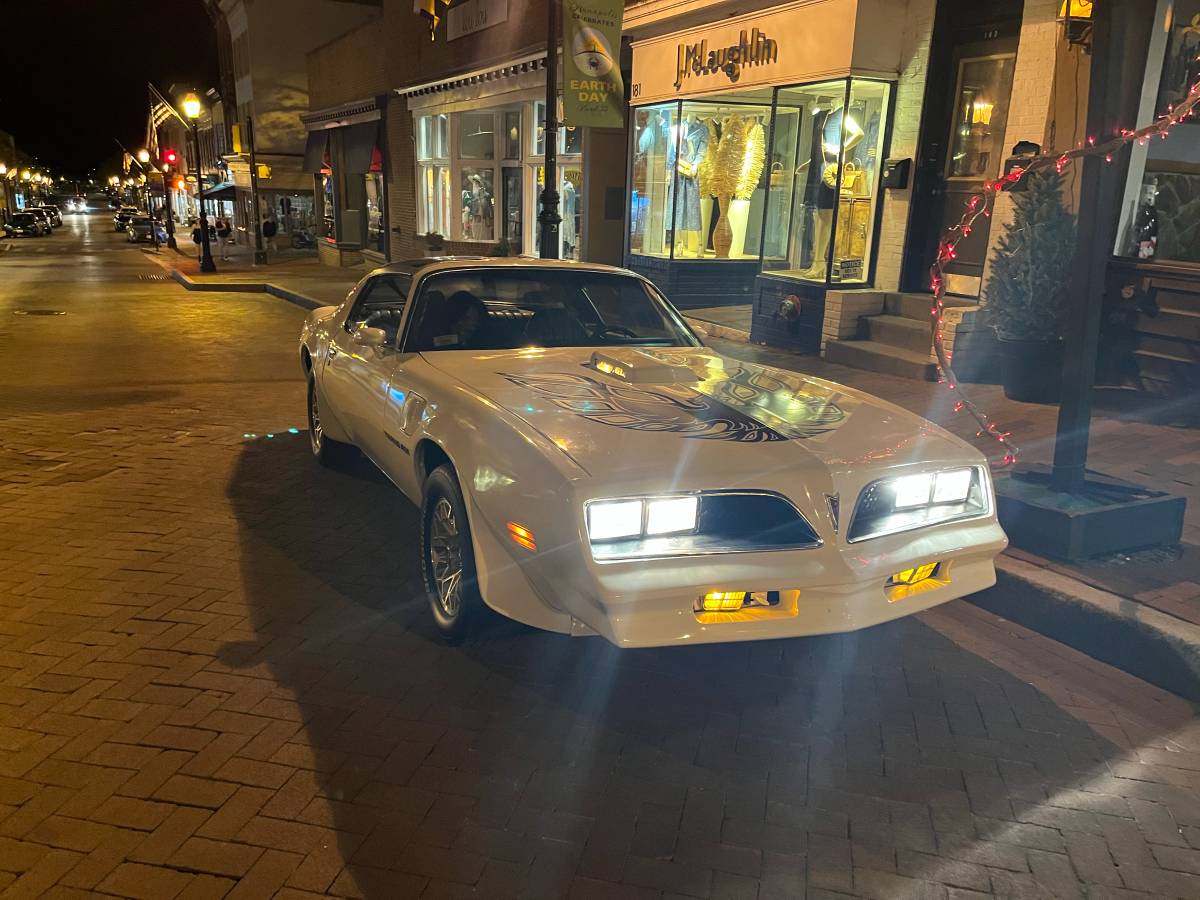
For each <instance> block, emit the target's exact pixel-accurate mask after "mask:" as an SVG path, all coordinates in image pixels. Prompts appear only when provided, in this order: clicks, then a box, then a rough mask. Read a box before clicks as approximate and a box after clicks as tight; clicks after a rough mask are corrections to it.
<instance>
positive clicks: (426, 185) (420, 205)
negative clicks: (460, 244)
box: [417, 114, 451, 237]
mask: <svg viewBox="0 0 1200 900" xmlns="http://www.w3.org/2000/svg"><path fill="white" fill-rule="evenodd" d="M449 157H450V117H449V116H448V115H445V114H439V115H432V116H421V117H420V118H418V119H417V160H418V162H417V185H418V194H419V197H418V202H417V230H418V231H419V232H420V233H421V234H429V233H430V232H432V233H435V234H440V235H442V236H443V237H449V235H450V209H451V204H450V158H449Z"/></svg>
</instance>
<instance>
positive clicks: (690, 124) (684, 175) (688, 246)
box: [667, 112, 708, 257]
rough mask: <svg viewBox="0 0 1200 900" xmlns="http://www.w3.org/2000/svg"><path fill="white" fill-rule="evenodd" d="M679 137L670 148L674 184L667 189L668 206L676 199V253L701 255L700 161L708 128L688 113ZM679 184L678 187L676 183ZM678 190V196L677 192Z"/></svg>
mask: <svg viewBox="0 0 1200 900" xmlns="http://www.w3.org/2000/svg"><path fill="white" fill-rule="evenodd" d="M676 136H677V138H678V140H677V141H673V142H672V143H671V147H670V148H669V149H668V151H667V163H668V166H669V167H671V168H674V169H675V176H676V177H675V179H674V184H672V185H671V186H669V187H668V190H667V208H668V209H671V208H672V207H671V204H672V203H674V210H675V217H674V222H673V225H674V229H673V231H674V234H675V255H676V256H691V257H697V256H700V225H701V220H700V186H699V184H698V183H697V176H698V174H699V169H700V163H701V161H703V159H704V155H705V153H706V152H707V150H708V128H707V127H706V126H705V125H703V124H702V123H701V122H700V121H699V120H697V119H696V116H695V115H694V114H693V113H690V112H689V113H685V114H684V116H683V121H682V122H681V123H680V124H679V126H678V134H677V135H676ZM676 185H677V187H676ZM676 190H678V197H677V198H676V197H675V196H674V192H675V191H676Z"/></svg>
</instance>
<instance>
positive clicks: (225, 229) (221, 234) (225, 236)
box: [217, 219, 233, 262]
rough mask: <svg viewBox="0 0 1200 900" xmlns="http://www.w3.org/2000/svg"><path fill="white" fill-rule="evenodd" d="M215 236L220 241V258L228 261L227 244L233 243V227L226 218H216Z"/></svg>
mask: <svg viewBox="0 0 1200 900" xmlns="http://www.w3.org/2000/svg"><path fill="white" fill-rule="evenodd" d="M217 238H218V239H219V240H220V241H221V259H223V260H225V261H227V262H228V260H229V245H230V244H232V243H233V229H232V228H230V227H229V220H228V219H217Z"/></svg>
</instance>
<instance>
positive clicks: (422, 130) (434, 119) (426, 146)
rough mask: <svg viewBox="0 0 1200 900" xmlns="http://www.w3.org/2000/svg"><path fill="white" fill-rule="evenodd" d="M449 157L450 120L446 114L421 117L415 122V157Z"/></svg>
mask: <svg viewBox="0 0 1200 900" xmlns="http://www.w3.org/2000/svg"><path fill="white" fill-rule="evenodd" d="M449 155H450V118H449V116H447V115H446V114H444V113H442V114H440V115H434V116H422V117H421V118H419V119H418V120H417V156H418V158H420V159H444V158H445V157H447V156H449Z"/></svg>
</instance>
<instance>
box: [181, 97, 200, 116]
mask: <svg viewBox="0 0 1200 900" xmlns="http://www.w3.org/2000/svg"><path fill="white" fill-rule="evenodd" d="M183 114H184V115H185V116H187V117H188V118H189V119H198V118H200V98H199V97H197V96H196V95H195V94H188V95H187V96H186V97H184V98H183Z"/></svg>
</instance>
